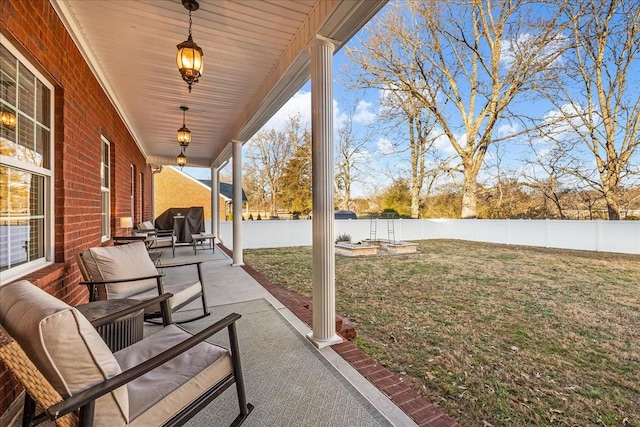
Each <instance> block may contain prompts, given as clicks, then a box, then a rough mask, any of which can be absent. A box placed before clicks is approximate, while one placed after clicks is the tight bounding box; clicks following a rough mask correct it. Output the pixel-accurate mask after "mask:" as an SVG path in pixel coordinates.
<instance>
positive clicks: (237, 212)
mask: <svg viewBox="0 0 640 427" xmlns="http://www.w3.org/2000/svg"><path fill="white" fill-rule="evenodd" d="M231 144H232V145H233V266H235V267H237V266H242V265H244V262H243V261H242V142H241V141H232V142H231Z"/></svg>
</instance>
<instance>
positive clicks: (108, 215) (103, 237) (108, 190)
mask: <svg viewBox="0 0 640 427" xmlns="http://www.w3.org/2000/svg"><path fill="white" fill-rule="evenodd" d="M105 144H106V146H107V154H108V161H109V164H108V167H109V173H108V174H107V176H106V177H105V179H106V183H107V186H106V187H103V186H102V182H100V240H101V241H102V242H106V241H107V240H109V239H111V172H112V170H111V168H112V167H113V161H112V159H111V142H110V141H109V140H108V139H107V137H106V136H104V135H100V173H101V174H102V164H103V163H102V162H103V160H104V158H103V155H102V148H103V146H104V145H105ZM104 193H107V194H108V195H109V199H108V202H107V212H106V215H104V216H105V217H106V218H107V222H108V223H107V230H106V231H107V233H106V234H103V230H102V220H103V219H104V218H103V211H102V208H103V206H102V198H103V195H104Z"/></svg>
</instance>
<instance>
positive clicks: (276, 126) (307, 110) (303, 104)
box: [262, 91, 335, 131]
mask: <svg viewBox="0 0 640 427" xmlns="http://www.w3.org/2000/svg"><path fill="white" fill-rule="evenodd" d="M334 107H335V103H334ZM297 114H300V117H301V119H302V123H303V124H306V125H309V126H311V92H304V91H300V92H298V93H296V94H295V95H293V96H292V97H291V99H289V100H288V101H287V102H286V103H285V104H284V105H283V106H282V108H280V110H278V112H277V113H276V114H274V115H273V117H271V119H269V121H268V122H267V123H266V124H265V125H264V126H263V127H262V129H273V130H276V131H280V130H284V129H285V128H286V124H287V121H288V120H289V117H294V116H295V115H297Z"/></svg>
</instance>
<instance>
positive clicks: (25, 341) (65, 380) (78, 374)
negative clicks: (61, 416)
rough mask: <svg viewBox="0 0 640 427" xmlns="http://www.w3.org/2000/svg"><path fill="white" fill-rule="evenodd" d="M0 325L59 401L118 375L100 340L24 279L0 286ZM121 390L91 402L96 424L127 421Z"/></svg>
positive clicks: (76, 315) (73, 314) (124, 391)
mask: <svg viewBox="0 0 640 427" xmlns="http://www.w3.org/2000/svg"><path fill="white" fill-rule="evenodd" d="M0 323H1V324H2V326H3V327H4V328H5V329H6V330H7V332H8V333H9V334H10V335H11V336H13V337H14V338H15V340H16V341H17V342H18V343H19V344H20V346H21V347H22V348H23V350H24V351H25V353H26V354H27V356H28V357H29V359H31V361H32V362H33V363H34V364H35V365H36V367H37V368H38V369H39V370H40V371H41V372H42V374H43V375H44V377H45V378H47V380H48V381H49V382H50V383H51V385H52V386H53V387H54V388H55V389H56V391H57V392H58V393H60V395H61V396H63V397H69V396H72V395H74V394H75V393H78V392H79V391H82V390H85V389H87V388H89V387H90V386H92V385H95V384H98V383H101V382H102V381H104V380H105V379H107V378H110V377H113V376H114V375H117V374H119V373H120V372H121V369H120V366H119V365H118V362H117V360H116V358H115V357H114V356H113V354H112V353H111V351H110V350H109V348H108V347H107V345H106V344H105V342H104V341H103V340H102V338H101V337H100V335H98V333H97V332H96V330H95V329H94V328H93V326H91V324H90V323H89V321H88V320H87V319H86V318H85V317H84V316H83V315H82V314H81V313H80V312H79V311H78V310H76V309H75V308H73V307H71V306H69V305H67V304H65V303H64V302H62V301H60V300H58V299H57V298H55V297H54V296H52V295H49V294H48V293H46V292H45V291H43V290H41V289H39V288H38V287H36V286H35V285H33V284H31V283H30V282H28V281H26V280H22V281H18V282H14V283H10V284H8V285H4V286H2V287H0ZM128 402H129V399H128V394H127V389H126V387H120V388H119V389H117V390H116V391H115V392H113V393H110V394H107V395H105V396H103V397H101V398H99V399H98V400H97V401H96V407H95V411H96V412H95V422H96V425H98V426H99V425H105V426H124V425H126V424H127V422H128V416H129V404H128Z"/></svg>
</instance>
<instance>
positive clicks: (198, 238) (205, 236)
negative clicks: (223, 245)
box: [191, 233, 216, 255]
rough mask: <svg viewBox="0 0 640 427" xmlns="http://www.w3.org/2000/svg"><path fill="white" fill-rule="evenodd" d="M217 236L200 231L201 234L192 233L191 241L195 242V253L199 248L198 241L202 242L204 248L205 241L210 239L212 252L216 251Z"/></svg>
mask: <svg viewBox="0 0 640 427" xmlns="http://www.w3.org/2000/svg"><path fill="white" fill-rule="evenodd" d="M215 239H216V236H215V235H213V234H207V233H200V234H192V235H191V241H192V243H193V254H194V255H195V254H196V251H197V250H198V242H200V245H202V248H203V249H204V241H205V240H208V241H209V247H210V248H211V252H213V253H216V244H215V243H216V241H215Z"/></svg>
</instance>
